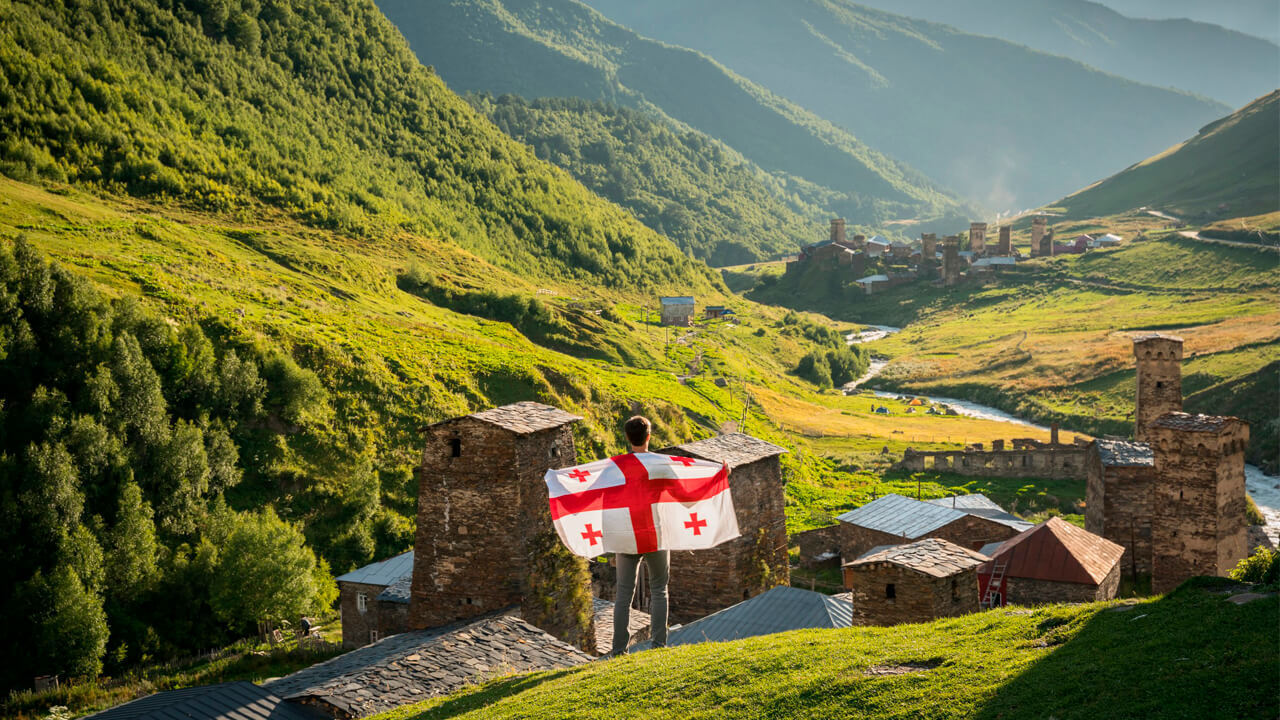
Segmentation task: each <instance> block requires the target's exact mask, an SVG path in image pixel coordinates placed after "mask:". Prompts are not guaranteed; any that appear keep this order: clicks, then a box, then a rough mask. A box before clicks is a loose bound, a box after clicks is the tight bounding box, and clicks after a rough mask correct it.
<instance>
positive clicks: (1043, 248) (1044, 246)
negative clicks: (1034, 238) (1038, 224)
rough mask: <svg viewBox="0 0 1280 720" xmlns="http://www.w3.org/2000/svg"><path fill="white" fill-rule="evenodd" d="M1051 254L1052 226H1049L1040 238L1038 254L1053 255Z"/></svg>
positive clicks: (1052, 249) (1052, 248)
mask: <svg viewBox="0 0 1280 720" xmlns="http://www.w3.org/2000/svg"><path fill="white" fill-rule="evenodd" d="M1053 254H1054V246H1053V228H1049V231H1048V232H1046V233H1045V234H1044V237H1042V238H1040V256H1041V257H1053Z"/></svg>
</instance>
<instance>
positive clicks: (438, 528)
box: [409, 417, 594, 647]
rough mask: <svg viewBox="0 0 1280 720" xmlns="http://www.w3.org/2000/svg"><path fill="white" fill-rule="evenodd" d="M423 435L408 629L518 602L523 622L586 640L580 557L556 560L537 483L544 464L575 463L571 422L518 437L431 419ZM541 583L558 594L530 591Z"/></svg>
mask: <svg viewBox="0 0 1280 720" xmlns="http://www.w3.org/2000/svg"><path fill="white" fill-rule="evenodd" d="M424 440H425V449H424V452H423V463H422V467H421V468H420V470H419V492H418V534H417V542H416V549H415V553H414V569H413V592H412V602H411V607H410V611H409V615H410V625H411V627H412V628H414V629H422V628H429V627H436V626H440V625H446V624H449V623H452V622H457V621H460V620H465V619H468V618H472V617H476V616H478V615H483V614H485V613H489V612H493V611H496V610H501V609H503V608H506V607H509V606H511V605H521V613H522V616H523V617H524V619H525V620H526V621H528V622H529V623H530V624H532V625H534V626H537V627H539V628H541V629H542V630H544V631H546V632H547V633H549V634H551V635H554V636H555V637H557V638H560V639H562V640H564V641H566V642H569V643H570V644H573V645H575V646H577V647H588V646H589V645H588V644H587V643H590V642H594V641H593V640H592V639H591V638H592V630H591V627H590V625H591V609H590V579H589V575H588V573H587V570H586V566H585V564H584V563H582V562H581V561H580V560H579V559H576V558H562V557H561V555H563V554H564V553H567V552H568V551H567V550H564V549H563V547H562V546H561V544H560V542H559V539H558V537H556V535H555V528H554V526H553V525H552V524H551V514H550V509H549V508H548V505H547V492H546V485H545V482H544V481H543V474H544V473H545V472H546V470H547V468H548V467H553V466H554V467H563V466H566V465H570V464H572V463H573V462H574V460H575V451H574V442H573V433H572V431H571V429H570V426H569V425H561V426H559V427H556V428H553V429H550V430H543V431H540V432H535V433H531V434H528V435H517V434H515V433H513V432H511V431H509V430H506V429H503V428H501V427H498V426H497V425H494V424H492V423H488V422H484V421H481V420H477V419H475V418H471V417H463V418H458V419H456V420H452V421H449V422H445V423H440V424H437V425H433V426H431V427H430V428H428V429H427V430H426V431H425V433H424ZM559 551H562V552H559ZM561 572H563V573H564V577H561V578H557V577H547V576H548V575H549V574H558V573H561ZM548 584H550V585H551V586H555V585H556V584H559V591H558V592H559V594H560V596H561V597H559V598H558V599H557V598H556V597H531V594H532V593H533V591H534V590H537V591H538V592H539V593H541V592H542V590H538V589H539V588H545V587H547V586H548ZM578 585H581V587H577V586H578Z"/></svg>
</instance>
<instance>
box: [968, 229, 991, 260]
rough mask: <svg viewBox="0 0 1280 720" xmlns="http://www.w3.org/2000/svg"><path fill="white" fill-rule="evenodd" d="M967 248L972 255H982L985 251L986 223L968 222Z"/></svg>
mask: <svg viewBox="0 0 1280 720" xmlns="http://www.w3.org/2000/svg"><path fill="white" fill-rule="evenodd" d="M969 249H970V250H972V251H973V254H974V255H983V254H985V253H986V252H987V224H986V223H981V222H976V223H969Z"/></svg>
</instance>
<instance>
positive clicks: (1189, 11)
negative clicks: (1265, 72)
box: [1101, 0, 1280, 43]
mask: <svg viewBox="0 0 1280 720" xmlns="http://www.w3.org/2000/svg"><path fill="white" fill-rule="evenodd" d="M1101 4H1102V5H1106V6H1107V7H1109V8H1111V9H1113V10H1116V11H1119V12H1122V13H1124V14H1125V15H1128V16H1129V17H1135V18H1156V19H1168V18H1189V19H1191V20H1198V21H1200V22H1206V23H1213V24H1215V25H1221V26H1222V27H1225V28H1231V29H1232V30H1235V31H1237V32H1242V33H1248V34H1250V35H1256V36H1258V37H1261V38H1266V39H1267V40H1270V41H1271V42H1273V43H1280V5H1277V4H1276V3H1275V2H1273V0H1218V2H1203V1H1202V0H1101Z"/></svg>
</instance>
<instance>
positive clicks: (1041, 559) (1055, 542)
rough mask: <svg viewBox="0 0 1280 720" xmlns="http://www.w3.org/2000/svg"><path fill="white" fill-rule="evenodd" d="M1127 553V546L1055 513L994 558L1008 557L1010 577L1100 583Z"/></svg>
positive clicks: (1008, 545)
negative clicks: (1100, 535)
mask: <svg viewBox="0 0 1280 720" xmlns="http://www.w3.org/2000/svg"><path fill="white" fill-rule="evenodd" d="M1123 555H1124V547H1122V546H1120V545H1117V544H1116V543H1113V542H1111V541H1110V540H1108V539H1106V538H1103V537H1098V536H1097V535H1094V534H1093V533H1091V532H1089V531H1088V530H1085V529H1084V528H1079V527H1076V526H1075V525H1072V524H1071V523H1069V522H1067V521H1065V520H1063V519H1061V518H1056V517H1052V518H1049V519H1048V520H1046V521H1044V522H1042V523H1040V524H1039V525H1036V526H1035V527H1033V528H1031V529H1030V530H1027V531H1025V532H1023V533H1021V534H1020V535H1016V536H1014V537H1011V538H1009V539H1008V540H1006V541H1005V542H1004V544H1003V545H1001V546H1000V549H999V550H997V551H996V553H995V555H993V556H992V557H993V558H997V559H998V558H1005V559H1006V560H1007V561H1008V563H1009V564H1008V568H1007V569H1006V570H1005V575H1008V576H1009V577H1017V578H1028V579H1031V580H1052V581H1056V582H1072V583H1084V584H1086V585H1097V584H1098V583H1100V582H1102V581H1103V580H1104V579H1106V577H1107V575H1108V574H1109V573H1110V572H1111V570H1112V568H1114V567H1115V566H1116V563H1118V562H1120V558H1121V557H1122V556H1123Z"/></svg>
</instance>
